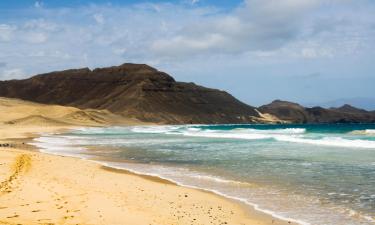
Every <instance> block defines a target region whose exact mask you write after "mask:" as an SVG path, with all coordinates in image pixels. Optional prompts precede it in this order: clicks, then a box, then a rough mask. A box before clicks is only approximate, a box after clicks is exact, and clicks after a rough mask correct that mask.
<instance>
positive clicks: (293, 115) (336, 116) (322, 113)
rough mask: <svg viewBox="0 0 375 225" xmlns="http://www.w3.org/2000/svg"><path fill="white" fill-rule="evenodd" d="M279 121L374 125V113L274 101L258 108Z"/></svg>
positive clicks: (346, 108)
mask: <svg viewBox="0 0 375 225" xmlns="http://www.w3.org/2000/svg"><path fill="white" fill-rule="evenodd" d="M259 111H260V112H261V113H268V114H271V115H274V116H276V117H277V118H278V119H280V120H285V121H289V122H292V123H375V113H374V112H369V111H366V110H363V109H358V108H355V107H353V106H350V105H348V104H346V105H343V106H341V107H338V108H329V109H326V108H322V107H318V106H316V107H311V108H307V107H303V106H301V105H299V104H296V103H293V102H287V101H281V100H276V101H273V102H272V103H270V104H268V105H263V106H261V107H259Z"/></svg>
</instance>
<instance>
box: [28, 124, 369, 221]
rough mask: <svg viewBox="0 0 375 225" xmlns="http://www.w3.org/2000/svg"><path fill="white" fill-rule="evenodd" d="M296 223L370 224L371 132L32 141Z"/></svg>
mask: <svg viewBox="0 0 375 225" xmlns="http://www.w3.org/2000/svg"><path fill="white" fill-rule="evenodd" d="M33 144H34V145H36V146H38V147H40V148H41V149H42V151H46V152H49V153H53V154H60V155H70V156H77V157H82V158H85V159H91V160H96V161H100V162H101V163H103V164H105V165H108V166H112V167H115V168H123V169H128V170H132V171H134V172H137V173H143V174H151V175H155V176H160V177H163V178H166V179H169V180H172V181H175V182H177V183H178V184H181V185H185V186H190V187H196V188H201V189H205V190H211V191H213V192H215V193H218V194H221V195H224V196H227V197H230V198H233V199H236V200H239V201H242V202H244V203H247V204H248V205H250V206H252V207H255V208H256V209H258V210H261V211H264V212H266V213H269V214H272V215H274V216H276V217H279V218H282V219H289V220H293V221H296V222H299V223H301V224H375V125H371V124H359V125H350V124H349V125H344V124H342V125H186V126H136V127H108V128H83V129H78V130H75V131H73V132H71V133H68V134H60V135H44V136H42V137H40V138H37V139H35V140H34V143H33Z"/></svg>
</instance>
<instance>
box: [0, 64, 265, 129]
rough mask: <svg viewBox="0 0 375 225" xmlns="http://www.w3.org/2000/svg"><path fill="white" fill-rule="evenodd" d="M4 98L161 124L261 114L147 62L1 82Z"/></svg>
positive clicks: (243, 118) (222, 120)
mask: <svg viewBox="0 0 375 225" xmlns="http://www.w3.org/2000/svg"><path fill="white" fill-rule="evenodd" d="M0 96H2V97H10V98H19V99H23V100H29V101H34V102H39V103H45V104H59V105H67V106H74V107H78V108H82V109H85V108H93V109H107V110H109V111H111V112H113V113H116V114H120V115H123V116H126V117H132V118H137V119H139V120H142V121H149V122H159V123H174V124H178V123H251V122H254V120H256V118H258V117H259V114H258V113H257V112H256V110H255V108H254V107H251V106H249V105H246V104H244V103H242V102H240V101H239V100H237V99H235V98H234V97H233V96H231V95H230V94H228V93H226V92H224V91H220V90H216V89H211V88H206V87H202V86H198V85H196V84H194V83H184V82H176V81H175V80H174V79H173V77H171V76H170V75H168V74H166V73H164V72H161V71H158V70H156V69H155V68H152V67H150V66H148V65H144V64H130V63H126V64H123V65H121V66H114V67H108V68H100V69H94V70H90V69H88V68H83V69H73V70H65V71H59V72H52V73H47V74H41V75H37V76H34V77H31V78H29V79H25V80H10V81H0Z"/></svg>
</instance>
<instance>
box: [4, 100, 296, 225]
mask: <svg viewBox="0 0 375 225" xmlns="http://www.w3.org/2000/svg"><path fill="white" fill-rule="evenodd" d="M20 104H22V105H23V107H26V105H27V103H25V102H21V103H20V102H16V103H14V102H13V101H10V102H9V101H8V102H7V104H2V105H1V106H0V108H1V111H2V112H3V113H2V115H1V116H2V117H1V118H2V121H0V122H1V123H2V125H0V144H1V147H0V224H28V225H29V224H132V225H133V224H254V225H255V224H290V223H289V222H287V221H280V220H277V219H275V218H273V217H271V216H269V215H266V214H263V213H260V212H258V211H256V210H251V209H249V208H248V207H245V206H243V205H241V204H239V203H237V202H234V201H231V200H229V199H226V198H223V197H221V196H218V195H215V194H212V193H209V192H204V191H200V190H195V189H190V188H186V187H181V186H177V185H175V184H173V183H171V182H169V181H166V180H162V179H159V178H156V177H149V176H139V175H135V174H132V173H130V172H127V171H123V170H115V169H111V168H107V167H103V166H101V165H99V164H97V163H95V162H90V161H85V160H81V159H77V158H72V157H63V156H55V155H48V154H44V153H41V152H39V151H38V149H35V148H33V147H31V146H29V145H27V142H28V141H30V140H31V138H32V137H36V136H37V135H38V133H41V132H61V131H62V130H66V129H69V128H71V127H73V125H67V124H64V123H56V122H51V121H53V120H52V119H46V117H45V118H43V121H44V122H43V123H40V120H35V119H33V120H32V121H31V122H28V123H27V124H25V123H22V124H17V123H7V122H6V121H7V120H9V119H11V120H13V121H14V120H18V121H21V120H22V119H20V118H25V117H27V118H31V117H32V118H35V115H34V114H33V115H30V113H31V112H37V113H38V114H46V113H47V112H49V113H50V114H51V112H52V111H51V107H49V106H40V105H37V106H35V105H34V104H33V106H32V107H37V108H38V110H36V111H35V110H34V111H33V110H30V105H28V106H27V107H28V108H27V109H26V110H24V111H23V112H24V113H18V114H17V115H18V117H17V118H14V117H15V116H14V115H15V114H11V113H9V112H11V111H12V110H14V109H17V110H18V108H19V107H20ZM25 104H26V105H25ZM16 106H17V107H16ZM71 110H73V111H75V109H72V108H69V110H67V109H64V108H59V110H58V111H55V113H57V112H59V113H58V115H54V116H55V117H59V118H61V117H62V116H64V115H62V114H66V111H68V112H69V113H71ZM4 112H6V113H5V114H4ZM18 112H19V111H18ZM63 112H65V113H63ZM9 115H10V117H12V118H9ZM23 121H25V119H24V120H23ZM59 121H61V120H59ZM70 122H71V121H70ZM77 125H78V122H77V124H76V125H75V126H77ZM82 125H83V124H81V126H82Z"/></svg>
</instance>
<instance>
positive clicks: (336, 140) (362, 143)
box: [274, 136, 375, 149]
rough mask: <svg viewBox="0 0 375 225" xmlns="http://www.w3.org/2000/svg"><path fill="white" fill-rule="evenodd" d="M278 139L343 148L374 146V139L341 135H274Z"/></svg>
mask: <svg viewBox="0 0 375 225" xmlns="http://www.w3.org/2000/svg"><path fill="white" fill-rule="evenodd" d="M274 138H275V139H276V140H278V141H284V142H292V143H302V144H312V145H323V146H332V147H343V148H370V149H372V148H374V149H375V141H368V140H360V139H354V140H350V139H344V138H341V137H324V138H322V139H307V138H300V137H293V136H275V137H274Z"/></svg>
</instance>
